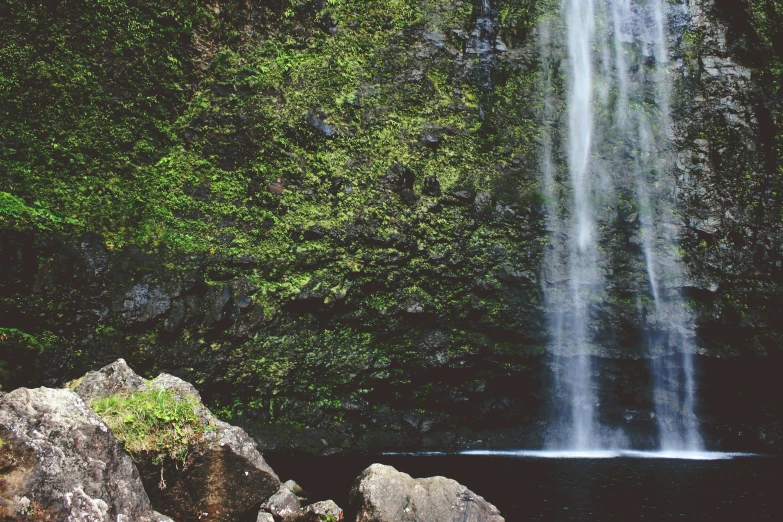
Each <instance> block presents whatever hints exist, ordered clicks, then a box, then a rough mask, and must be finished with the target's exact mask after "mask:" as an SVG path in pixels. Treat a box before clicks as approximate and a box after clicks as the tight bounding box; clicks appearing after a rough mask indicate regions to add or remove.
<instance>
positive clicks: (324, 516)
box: [284, 500, 343, 522]
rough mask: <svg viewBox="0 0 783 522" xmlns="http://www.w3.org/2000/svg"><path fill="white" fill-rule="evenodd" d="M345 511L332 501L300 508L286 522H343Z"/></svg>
mask: <svg viewBox="0 0 783 522" xmlns="http://www.w3.org/2000/svg"><path fill="white" fill-rule="evenodd" d="M342 520H343V510H342V509H340V507H339V506H338V505H337V504H335V503H334V502H333V501H331V500H324V501H323V502H316V503H315V504H310V505H309V506H305V507H303V508H300V509H299V511H297V512H296V513H294V514H293V515H290V516H289V517H288V518H286V519H285V520H284V522H341V521H342Z"/></svg>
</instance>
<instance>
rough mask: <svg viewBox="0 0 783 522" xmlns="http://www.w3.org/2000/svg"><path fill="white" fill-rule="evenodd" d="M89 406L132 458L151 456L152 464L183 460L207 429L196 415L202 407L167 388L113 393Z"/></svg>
mask: <svg viewBox="0 0 783 522" xmlns="http://www.w3.org/2000/svg"><path fill="white" fill-rule="evenodd" d="M92 408H93V410H95V412H96V413H97V414H98V415H100V417H101V418H102V419H103V420H104V422H106V424H107V425H108V426H109V427H110V428H111V430H112V431H113V432H114V435H115V436H116V437H117V438H118V439H119V440H120V441H121V442H122V443H123V445H124V446H125V449H126V450H128V452H129V453H130V454H131V455H132V456H133V457H134V458H138V457H139V456H145V457H148V456H151V457H152V462H153V463H154V464H159V463H161V462H162V461H163V459H165V458H166V457H168V458H171V459H174V460H178V461H181V462H183V463H184V462H185V461H186V460H187V456H188V453H189V452H190V451H191V450H192V449H193V446H194V445H195V444H197V443H198V441H199V440H201V438H202V436H203V434H204V433H205V432H206V431H207V430H208V429H210V427H209V426H205V424H204V422H203V421H202V419H201V418H200V417H199V415H198V412H199V410H200V409H201V408H202V406H201V405H200V404H199V403H198V402H197V401H196V400H195V399H194V398H192V397H185V398H183V397H181V396H179V395H177V394H176V393H173V392H171V391H168V390H148V391H142V392H138V393H134V394H132V395H125V394H116V395H112V396H110V397H106V398H105V399H100V400H98V401H95V402H94V403H93V404H92Z"/></svg>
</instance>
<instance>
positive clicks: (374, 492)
mask: <svg viewBox="0 0 783 522" xmlns="http://www.w3.org/2000/svg"><path fill="white" fill-rule="evenodd" d="M351 504H352V505H354V506H356V508H357V511H358V515H357V518H356V522H434V521H437V522H503V521H504V518H503V517H502V516H500V512H499V511H498V510H497V508H496V507H495V506H493V505H492V504H490V503H489V502H487V501H486V500H484V499H483V498H482V497H480V496H479V495H476V494H475V493H473V492H472V491H470V490H469V489H468V488H466V487H465V486H463V485H462V484H460V483H459V482H457V481H455V480H451V479H448V478H445V477H430V478H423V479H414V478H411V476H410V475H408V474H406V473H401V472H399V471H397V470H396V469H394V468H393V467H391V466H385V465H383V464H373V465H372V466H370V467H369V468H367V469H365V470H364V472H362V474H361V475H359V477H358V478H357V479H356V482H355V483H354V486H353V488H352V489H351Z"/></svg>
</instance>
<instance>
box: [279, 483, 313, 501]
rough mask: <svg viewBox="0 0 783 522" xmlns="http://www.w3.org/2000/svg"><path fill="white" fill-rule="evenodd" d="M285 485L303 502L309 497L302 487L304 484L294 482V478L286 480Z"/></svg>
mask: <svg viewBox="0 0 783 522" xmlns="http://www.w3.org/2000/svg"><path fill="white" fill-rule="evenodd" d="M283 486H284V487H286V488H288V491H290V492H291V493H293V494H294V495H296V496H297V497H298V498H299V502H303V501H304V499H306V498H307V493H306V492H305V490H304V489H302V486H300V485H299V484H297V483H296V482H294V481H293V480H286V481H285V482H283Z"/></svg>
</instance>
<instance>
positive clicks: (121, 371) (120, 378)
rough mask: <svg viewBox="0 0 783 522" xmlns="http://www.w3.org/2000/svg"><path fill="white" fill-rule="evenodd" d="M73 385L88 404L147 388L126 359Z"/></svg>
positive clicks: (119, 360) (88, 374) (91, 373)
mask: <svg viewBox="0 0 783 522" xmlns="http://www.w3.org/2000/svg"><path fill="white" fill-rule="evenodd" d="M72 385H75V386H74V388H73V390H74V391H75V392H76V393H77V394H78V395H79V397H81V398H82V399H83V400H84V401H86V402H88V403H89V402H90V401H94V400H98V399H102V398H104V397H108V396H109V395H114V394H115V393H133V392H137V391H141V390H144V389H146V388H147V386H146V385H145V384H144V380H143V379H142V378H141V377H139V376H138V375H136V373H135V372H134V371H133V370H131V369H130V367H129V366H128V365H127V363H126V362H125V359H117V360H116V361H114V362H113V363H111V364H109V365H107V366H104V367H103V368H101V369H100V370H98V371H94V372H88V373H87V375H85V376H84V378H83V379H81V380H80V381H78V380H77V381H74V383H73V384H72Z"/></svg>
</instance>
